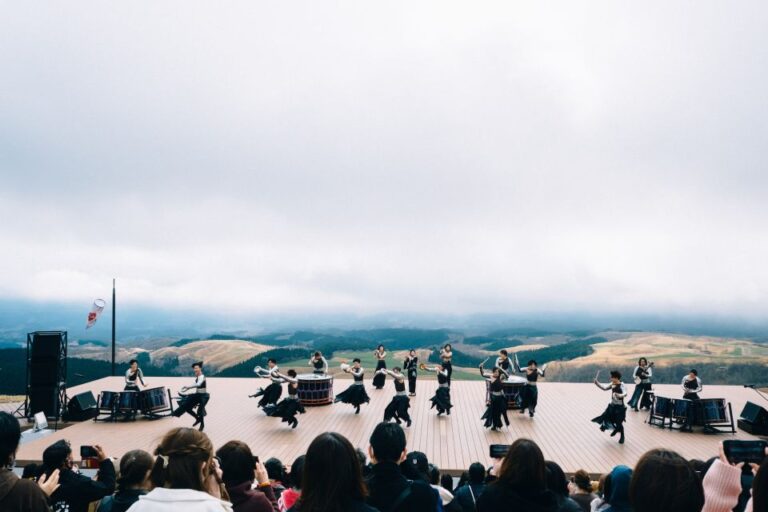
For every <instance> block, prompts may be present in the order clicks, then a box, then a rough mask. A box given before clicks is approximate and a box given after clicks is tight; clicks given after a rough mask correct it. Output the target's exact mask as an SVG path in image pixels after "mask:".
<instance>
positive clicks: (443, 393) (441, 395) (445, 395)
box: [430, 387, 453, 412]
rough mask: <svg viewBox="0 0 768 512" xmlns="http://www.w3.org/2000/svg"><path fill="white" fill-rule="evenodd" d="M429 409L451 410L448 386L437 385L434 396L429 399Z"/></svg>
mask: <svg viewBox="0 0 768 512" xmlns="http://www.w3.org/2000/svg"><path fill="white" fill-rule="evenodd" d="M431 402H432V406H431V407H430V409H433V408H437V412H451V407H453V406H452V405H451V390H450V389H449V388H443V387H438V388H437V391H436V392H435V396H433V397H432V399H431Z"/></svg>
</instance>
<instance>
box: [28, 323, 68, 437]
mask: <svg viewBox="0 0 768 512" xmlns="http://www.w3.org/2000/svg"><path fill="white" fill-rule="evenodd" d="M42 335H49V336H50V335H59V336H60V341H59V365H58V377H59V379H60V380H59V382H58V384H57V386H56V387H57V393H58V395H59V407H58V410H57V411H56V415H55V416H48V419H53V420H55V421H56V422H57V423H58V421H59V420H60V419H61V417H62V414H63V411H66V410H67V404H68V403H69V397H68V396H67V346H68V345H69V337H68V334H67V331H35V332H29V333H27V385H26V390H27V394H26V396H25V397H24V403H23V404H22V406H23V407H24V416H23V417H24V418H27V421H31V420H32V418H33V417H34V414H35V412H34V411H30V409H29V389H30V384H29V381H30V374H31V363H32V341H33V340H34V338H35V337H36V336H42ZM22 406H20V407H19V408H18V409H17V411H16V412H17V413H19V412H21V407H22Z"/></svg>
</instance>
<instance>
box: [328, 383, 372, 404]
mask: <svg viewBox="0 0 768 512" xmlns="http://www.w3.org/2000/svg"><path fill="white" fill-rule="evenodd" d="M370 400H371V398H370V397H369V396H368V393H366V392H365V386H362V385H360V384H352V385H351V386H349V387H348V388H347V389H346V390H344V391H342V392H341V393H339V394H338V395H336V398H335V399H334V402H344V403H345V404H352V405H354V406H355V407H357V406H358V405H361V404H367V403H368V402H370Z"/></svg>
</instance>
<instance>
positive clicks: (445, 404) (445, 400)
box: [419, 363, 453, 416]
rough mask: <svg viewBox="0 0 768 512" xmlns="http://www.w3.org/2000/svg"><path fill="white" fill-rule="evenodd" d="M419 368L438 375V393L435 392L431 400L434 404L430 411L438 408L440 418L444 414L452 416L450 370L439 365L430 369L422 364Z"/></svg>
mask: <svg viewBox="0 0 768 512" xmlns="http://www.w3.org/2000/svg"><path fill="white" fill-rule="evenodd" d="M419 368H420V369H422V370H424V371H427V372H434V373H436V374H437V391H435V396H433V397H432V398H431V399H430V401H431V402H432V406H431V407H430V409H432V408H437V415H438V416H440V415H441V414H443V413H445V414H447V415H448V416H450V415H451V407H453V405H451V385H450V384H449V382H448V370H446V369H445V368H443V367H442V366H441V365H439V364H438V365H437V366H432V367H429V366H426V365H425V364H424V363H422V364H421V365H419Z"/></svg>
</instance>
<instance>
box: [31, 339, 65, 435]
mask: <svg viewBox="0 0 768 512" xmlns="http://www.w3.org/2000/svg"><path fill="white" fill-rule="evenodd" d="M66 396H67V333H66V331H36V332H31V333H29V334H27V400H26V407H25V411H24V412H25V416H26V417H27V418H32V417H34V415H35V414H36V413H38V412H41V411H42V412H43V413H45V416H46V417H47V418H50V419H55V420H58V419H60V418H61V413H62V407H63V406H64V405H65V402H66Z"/></svg>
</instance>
